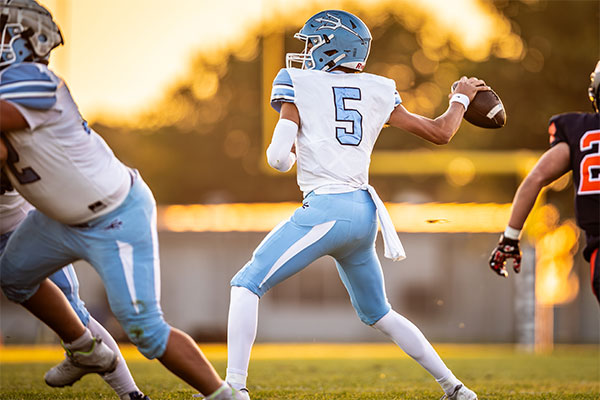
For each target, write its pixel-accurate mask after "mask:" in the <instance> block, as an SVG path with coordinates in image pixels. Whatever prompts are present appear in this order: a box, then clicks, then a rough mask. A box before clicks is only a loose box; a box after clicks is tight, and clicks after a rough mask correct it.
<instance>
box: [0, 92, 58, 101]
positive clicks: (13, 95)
mask: <svg viewBox="0 0 600 400" xmlns="http://www.w3.org/2000/svg"><path fill="white" fill-rule="evenodd" d="M26 97H44V98H49V97H56V94H55V93H54V92H19V93H0V99H3V100H9V99H22V98H26Z"/></svg>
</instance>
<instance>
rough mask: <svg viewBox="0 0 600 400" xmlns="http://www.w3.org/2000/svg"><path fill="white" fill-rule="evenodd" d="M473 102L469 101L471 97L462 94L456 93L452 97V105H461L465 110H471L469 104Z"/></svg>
mask: <svg viewBox="0 0 600 400" xmlns="http://www.w3.org/2000/svg"><path fill="white" fill-rule="evenodd" d="M470 102H471V100H469V97H468V96H467V95H465V94H462V93H454V94H453V95H452V97H450V104H452V103H460V104H462V105H463V106H464V107H465V110H466V109H467V108H469V103H470Z"/></svg>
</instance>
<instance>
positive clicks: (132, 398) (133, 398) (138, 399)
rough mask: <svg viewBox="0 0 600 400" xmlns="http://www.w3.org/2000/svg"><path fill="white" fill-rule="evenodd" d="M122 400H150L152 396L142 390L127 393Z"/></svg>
mask: <svg viewBox="0 0 600 400" xmlns="http://www.w3.org/2000/svg"><path fill="white" fill-rule="evenodd" d="M121 400H150V397H148V396H146V395H144V393H141V392H131V393H127V394H126V395H125V396H122V397H121Z"/></svg>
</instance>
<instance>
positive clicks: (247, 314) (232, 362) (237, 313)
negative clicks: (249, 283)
mask: <svg viewBox="0 0 600 400" xmlns="http://www.w3.org/2000/svg"><path fill="white" fill-rule="evenodd" d="M258 300H259V298H258V296H257V295H256V294H254V293H252V292H251V291H250V290H248V289H246V288H244V287H239V286H233V287H232V288H231V300H230V303H229V320H228V323H227V377H226V378H225V380H226V381H227V382H228V383H229V384H230V385H231V386H232V387H233V388H234V389H238V390H239V389H242V388H245V387H246V378H247V377H248V364H249V363H250V352H251V351H252V345H253V344H254V340H255V339H256V329H257V326H258Z"/></svg>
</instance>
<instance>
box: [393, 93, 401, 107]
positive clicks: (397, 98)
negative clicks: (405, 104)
mask: <svg viewBox="0 0 600 400" xmlns="http://www.w3.org/2000/svg"><path fill="white" fill-rule="evenodd" d="M400 104H402V98H401V97H400V93H398V91H397V90H396V91H395V92H394V107H398V106H399V105H400Z"/></svg>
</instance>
